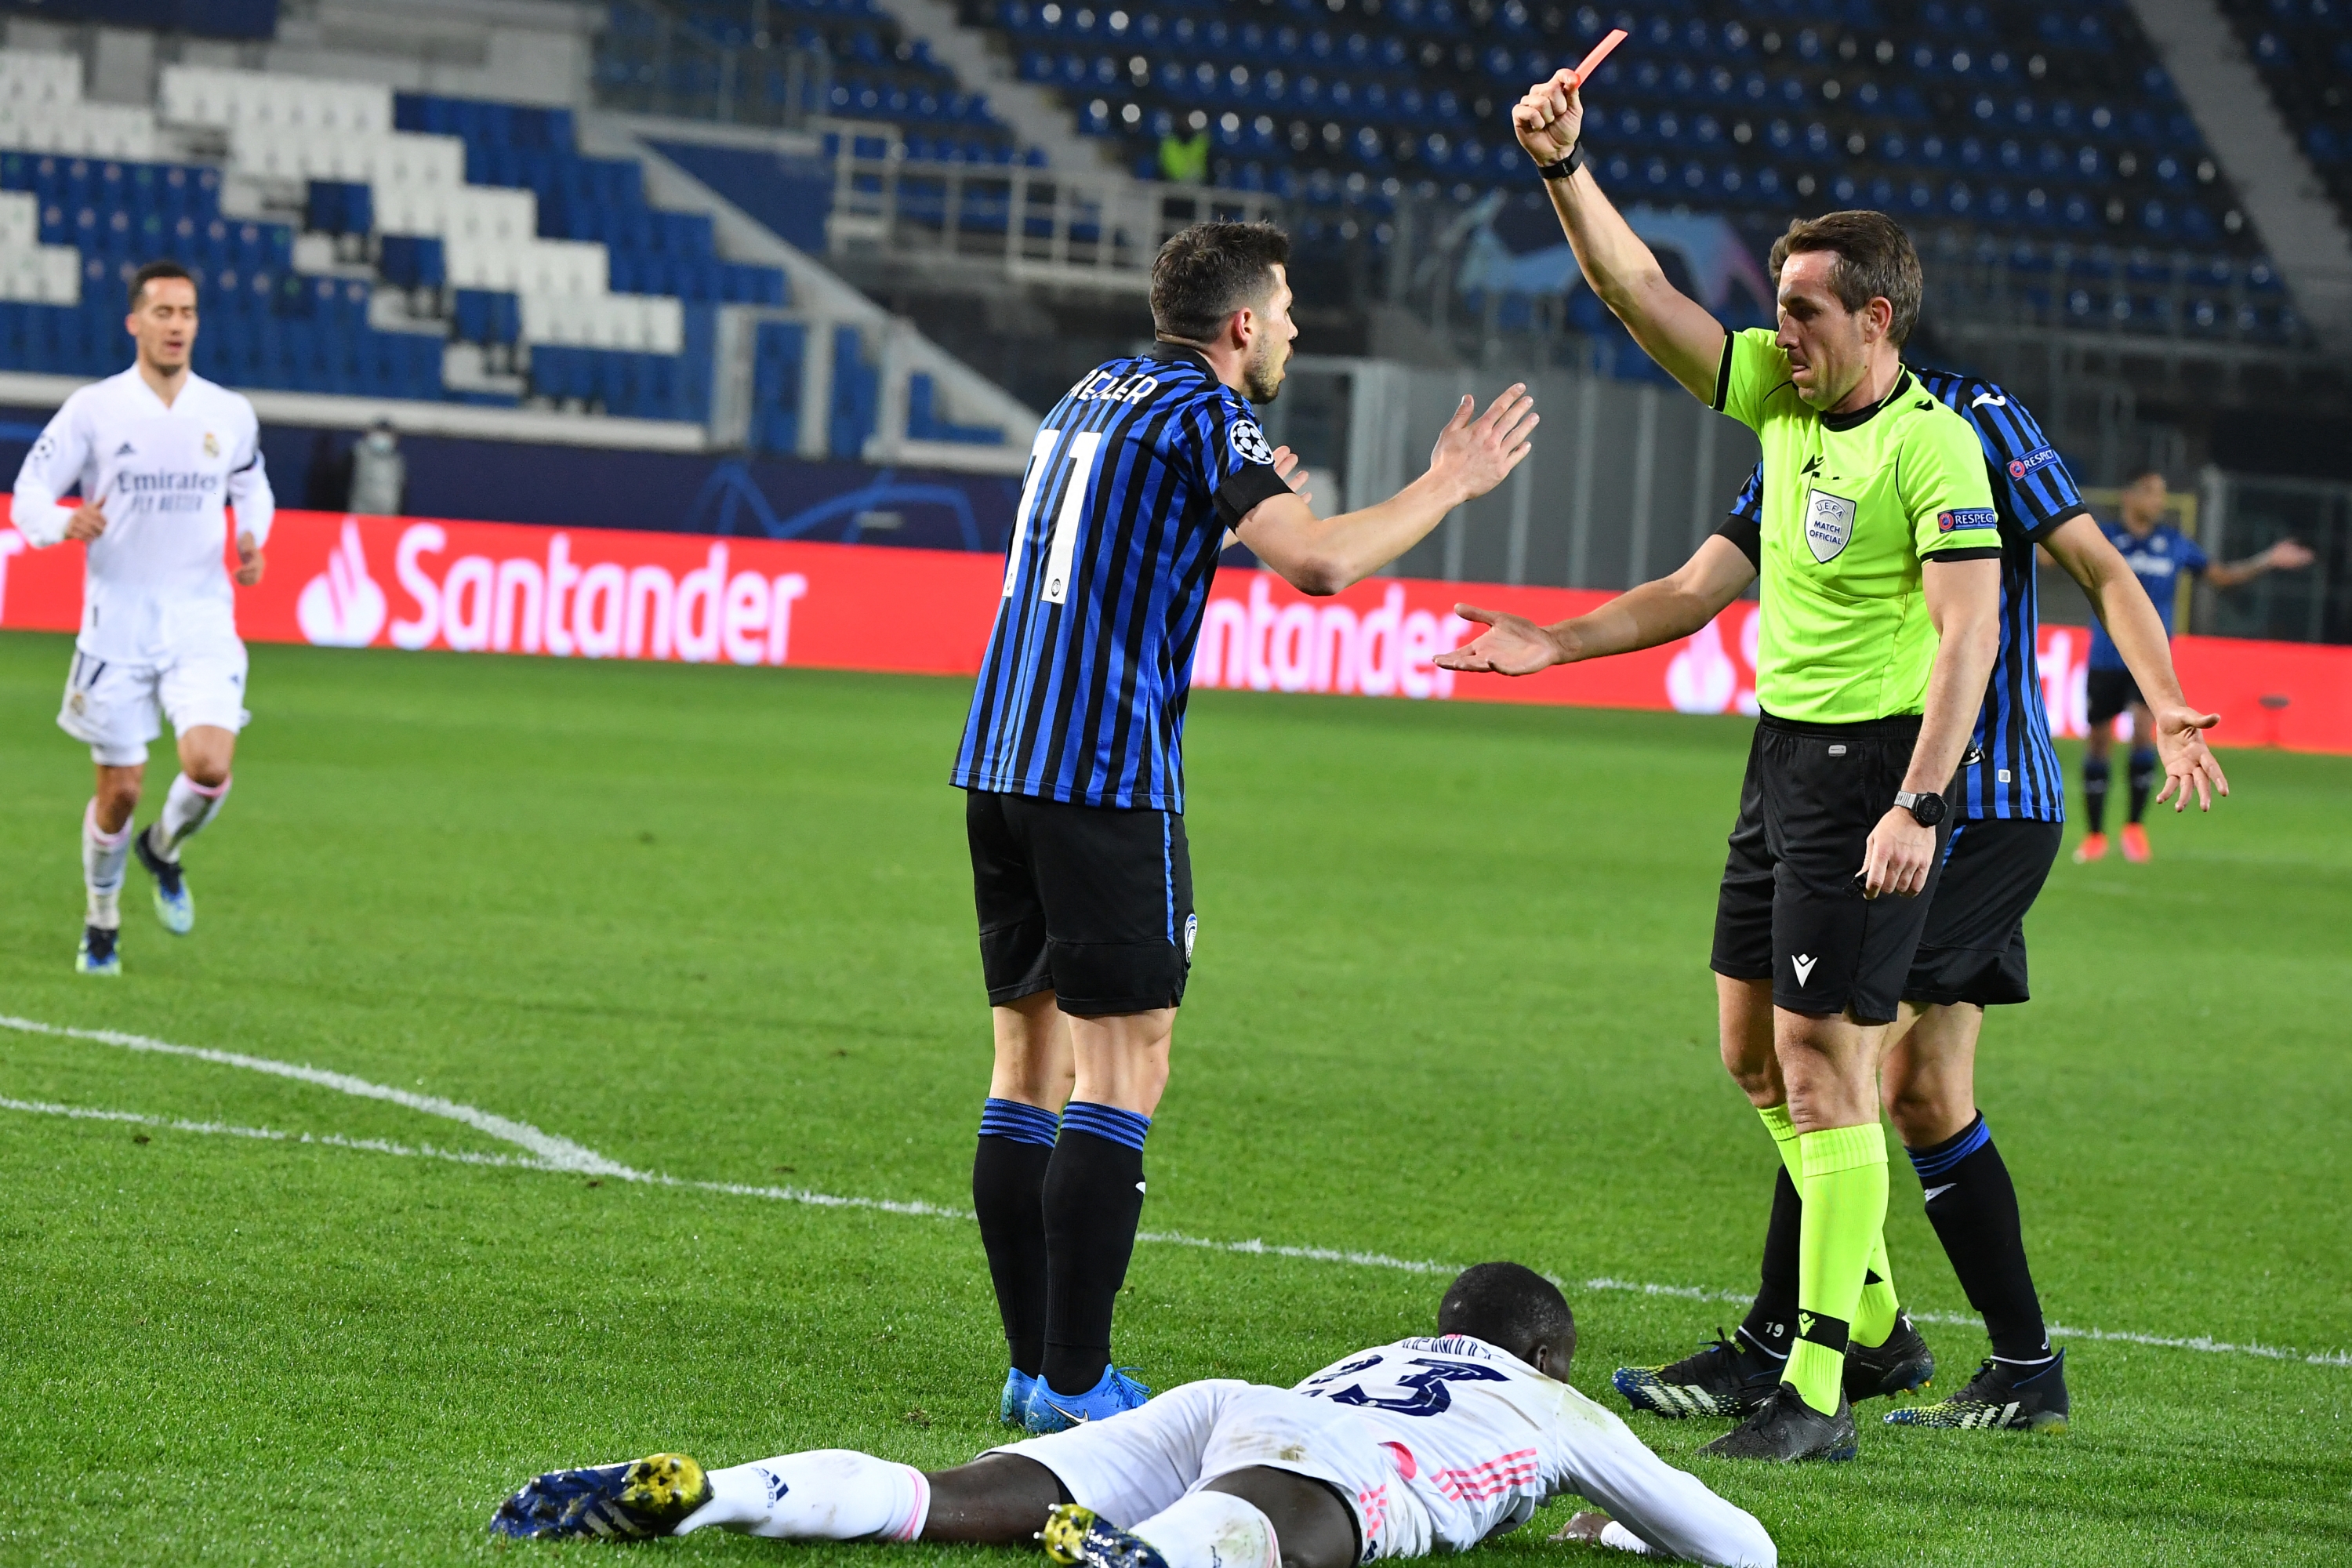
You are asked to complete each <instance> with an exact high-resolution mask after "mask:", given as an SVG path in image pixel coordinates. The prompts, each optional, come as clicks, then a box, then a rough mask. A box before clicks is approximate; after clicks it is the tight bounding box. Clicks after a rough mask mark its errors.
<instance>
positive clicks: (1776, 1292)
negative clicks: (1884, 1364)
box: [1739, 1167, 1805, 1362]
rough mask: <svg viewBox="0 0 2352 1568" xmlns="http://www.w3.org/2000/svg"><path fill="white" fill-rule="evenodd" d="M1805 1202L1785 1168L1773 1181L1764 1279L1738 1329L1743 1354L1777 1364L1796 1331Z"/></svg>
mask: <svg viewBox="0 0 2352 1568" xmlns="http://www.w3.org/2000/svg"><path fill="white" fill-rule="evenodd" d="M1804 1213H1805V1205H1804V1200H1803V1199H1802V1198H1801V1197H1799V1196H1798V1195H1797V1184H1796V1183H1794V1182H1792V1181H1790V1179H1789V1173H1788V1170H1787V1169H1786V1168H1785V1167H1783V1168H1782V1169H1781V1170H1780V1171H1779V1172H1777V1173H1774V1175H1773V1177H1772V1224H1771V1226H1770V1228H1769V1229H1768V1230H1767V1231H1765V1233H1764V1277H1763V1282H1762V1283H1761V1284H1760V1285H1759V1287H1758V1288H1757V1291H1756V1300H1755V1303H1754V1304H1753V1305H1751V1306H1750V1307H1749V1308H1748V1319H1747V1321H1745V1322H1743V1323H1741V1324H1740V1325H1739V1341H1740V1347H1739V1348H1740V1350H1741V1352H1743V1353H1745V1354H1748V1355H1757V1354H1761V1355H1765V1356H1769V1357H1770V1358H1771V1359H1772V1360H1774V1361H1776V1362H1781V1361H1787V1360H1788V1359H1789V1341H1790V1335H1792V1334H1794V1333H1795V1332H1796V1331H1797V1236H1798V1226H1800V1225H1801V1224H1802V1223H1803V1221H1804Z"/></svg>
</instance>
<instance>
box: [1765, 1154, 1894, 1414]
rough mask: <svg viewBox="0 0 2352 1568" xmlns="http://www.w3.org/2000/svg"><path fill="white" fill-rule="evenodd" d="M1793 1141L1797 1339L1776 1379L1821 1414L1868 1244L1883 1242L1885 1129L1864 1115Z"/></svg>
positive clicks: (1857, 1296) (1841, 1358)
mask: <svg viewBox="0 0 2352 1568" xmlns="http://www.w3.org/2000/svg"><path fill="white" fill-rule="evenodd" d="M1797 1146H1798V1149H1799V1152H1800V1153H1801V1156H1802V1161H1803V1165H1804V1171H1805V1180H1804V1199H1805V1210H1804V1222H1803V1226H1802V1227H1801V1239H1800V1240H1799V1242H1798V1259H1797V1343H1796V1347H1795V1348H1794V1349H1793V1350H1792V1351H1791V1352H1790V1355H1789V1369H1788V1371H1787V1373H1785V1374H1784V1375H1783V1377H1782V1379H1781V1381H1782V1382H1784V1383H1789V1384H1794V1385H1795V1386H1796V1390H1797V1393H1798V1394H1799V1396H1800V1397H1801V1398H1802V1399H1803V1400H1804V1402H1805V1403H1806V1404H1808V1405H1811V1406H1812V1407H1813V1408H1814V1409H1815V1410H1818V1411H1820V1412H1822V1414H1823V1415H1828V1414H1831V1413H1832V1412H1834V1411H1835V1410H1836V1409H1837V1407H1838V1399H1839V1397H1840V1385H1841V1384H1843V1381H1844V1373H1845V1347H1846V1342H1847V1340H1848V1338H1849V1337H1850V1336H1851V1335H1852V1334H1853V1328H1854V1321H1853V1320H1854V1317H1855V1314H1856V1310H1857V1309H1858V1307H1859V1304H1860V1302H1861V1300H1862V1277H1863V1271H1864V1269H1865V1268H1868V1267H1869V1265H1870V1259H1871V1256H1872V1252H1873V1249H1874V1248H1875V1249H1877V1251H1878V1252H1879V1253H1880V1254H1881V1255H1882V1256H1883V1255H1884V1253H1885V1239H1884V1237H1883V1236H1882V1234H1881V1233H1882V1232H1883V1231H1884V1230H1885V1225H1886V1135H1885V1133H1884V1132H1882V1131H1880V1130H1879V1126H1878V1123H1877V1122H1875V1121H1869V1122H1865V1123H1864V1124H1863V1125H1861V1126H1859V1127H1832V1128H1829V1129H1827V1130H1825V1131H1820V1132H1807V1133H1803V1134H1801V1135H1800V1136H1799V1138H1798V1139H1797ZM1888 1294H1889V1295H1890V1296H1891V1295H1892V1294H1893V1291H1892V1289H1891V1288H1890V1289H1889V1290H1888ZM1889 1322H1890V1326H1891V1323H1892V1319H1891V1317H1890V1319H1889Z"/></svg>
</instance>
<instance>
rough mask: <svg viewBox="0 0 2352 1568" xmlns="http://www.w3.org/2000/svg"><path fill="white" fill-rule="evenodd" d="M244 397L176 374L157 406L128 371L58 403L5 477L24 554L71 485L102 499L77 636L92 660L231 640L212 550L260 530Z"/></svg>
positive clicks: (58, 529) (156, 659) (165, 656)
mask: <svg viewBox="0 0 2352 1568" xmlns="http://www.w3.org/2000/svg"><path fill="white" fill-rule="evenodd" d="M259 438H260V422H259V421H258V419H257V418H256V416H255V415H254V412H253V405H252V404H251V403H248V402H247V401H246V399H245V398H244V397H243V396H241V395H238V394H236V393H234V392H231V391H229V390H228V389H227V388H226V387H223V386H219V385H216V384H214V383H212V382H209V381H206V380H205V378H204V377H202V376H200V375H197V374H194V372H190V373H189V375H188V378H187V381H186V382H185V383H184V384H183V385H182V386H181V388H180V392H179V395H178V396H177V397H175V398H174V399H173V401H172V403H171V404H170V405H169V406H166V405H165V404H164V402H163V399H162V398H160V397H158V396H156V395H155V391H154V389H153V388H152V387H151V386H149V385H148V384H147V383H146V381H145V380H144V379H143V378H142V376H141V375H140V374H139V371H138V368H137V367H136V366H133V367H132V368H131V369H130V370H126V371H124V372H123V373H122V374H120V375H115V376H110V377H108V378H107V379H106V380H104V381H101V382H98V383H96V384H92V385H89V386H85V387H83V388H82V389H81V390H80V391H79V392H77V393H75V394H74V395H72V396H71V397H68V398H67V399H66V404H65V406H64V407H63V408H60V409H58V413H57V416H56V417H55V418H53V419H51V420H50V421H49V424H48V428H47V429H46V430H44V431H42V432H41V438H40V439H39V440H38V441H36V442H35V443H34V444H33V449H32V451H31V452H30V453H29V454H27V455H26V458H25V466H24V468H22V469H20V470H19V471H18V473H17V475H16V500H15V506H14V510H13V513H12V521H14V522H15V523H16V531H18V532H19V533H22V534H23V535H24V536H25V539H26V542H27V543H29V544H32V545H34V546H35V547H36V548H38V547H41V546H45V545H50V544H55V543H57V542H58V541H60V540H62V539H63V538H64V537H65V530H66V522H67V520H68V518H69V517H71V516H72V510H73V509H72V508H71V507H68V506H64V505H60V504H59V500H58V498H59V497H61V496H65V495H68V494H72V493H75V492H77V491H79V494H80V495H81V496H82V497H83V499H85V500H98V501H100V503H101V504H102V507H103V510H105V513H106V520H107V521H106V531H105V532H104V533H102V534H100V536H99V537H98V538H96V539H94V540H92V541H91V542H90V543H89V557H88V565H87V567H86V569H85V572H84V575H83V586H82V621H81V634H80V636H79V638H78V639H77V640H76V644H75V646H76V647H79V649H80V651H81V652H83V653H85V654H87V655H89V656H90V657H91V658H96V659H104V660H110V661H120V662H121V663H124V664H135V665H151V666H152V665H163V664H168V663H171V662H173V660H174V659H176V658H186V657H189V656H191V655H192V654H195V653H199V652H205V653H209V652H214V651H216V650H220V649H222V648H224V647H227V646H229V645H234V644H235V643H236V596H235V594H234V592H233V591H232V589H231V587H230V584H229V578H228V571H227V568H226V565H225V564H224V560H223V557H224V552H225V551H226V544H227V539H228V520H227V517H226V508H227V507H230V506H234V507H236V527H237V531H238V532H239V533H249V534H251V535H253V538H254V542H255V543H257V544H259V543H261V542H265V541H266V540H268V537H269V523H270V520H271V518H272V517H273V516H274V515H275V514H276V511H277V501H276V500H275V498H274V497H272V496H271V494H270V491H269V479H268V475H267V473H265V472H264V470H263V468H262V462H261V448H260V445H259Z"/></svg>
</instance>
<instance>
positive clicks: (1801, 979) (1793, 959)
mask: <svg viewBox="0 0 2352 1568" xmlns="http://www.w3.org/2000/svg"><path fill="white" fill-rule="evenodd" d="M1820 962H1821V960H1820V959H1818V958H1815V957H1814V956H1813V955H1812V954H1811V953H1810V952H1799V953H1792V954H1790V958H1789V966H1790V968H1792V969H1794V970H1795V971H1796V972H1797V984H1800V985H1802V984H1807V983H1808V982H1809V981H1811V979H1812V977H1813V965H1815V964H1816V963H1820Z"/></svg>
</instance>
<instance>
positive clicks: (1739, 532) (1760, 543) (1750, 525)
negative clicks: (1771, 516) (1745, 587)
mask: <svg viewBox="0 0 2352 1568" xmlns="http://www.w3.org/2000/svg"><path fill="white" fill-rule="evenodd" d="M1716 534H1717V537H1719V538H1723V539H1728V540H1729V541H1731V542H1732V543H1734V544H1737V545H1738V546H1739V553H1741V554H1742V555H1745V556H1746V557H1748V564H1749V565H1750V566H1753V567H1755V568H1756V569H1757V570H1758V571H1759V572H1760V571H1762V570H1763V569H1764V525H1763V524H1762V523H1761V522H1759V521H1757V520H1756V519H1754V518H1752V517H1743V516H1741V515H1740V514H1739V513H1738V512H1736V511H1735V512H1733V513H1732V514H1731V515H1730V516H1729V517H1727V518H1725V519H1724V520H1723V526H1722V527H1721V528H1718V529H1717V530H1716Z"/></svg>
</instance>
